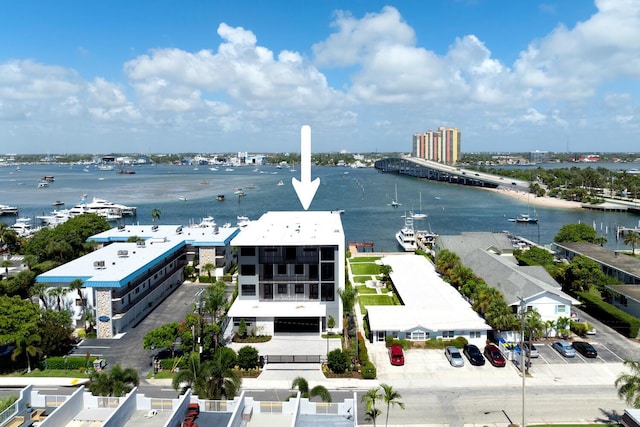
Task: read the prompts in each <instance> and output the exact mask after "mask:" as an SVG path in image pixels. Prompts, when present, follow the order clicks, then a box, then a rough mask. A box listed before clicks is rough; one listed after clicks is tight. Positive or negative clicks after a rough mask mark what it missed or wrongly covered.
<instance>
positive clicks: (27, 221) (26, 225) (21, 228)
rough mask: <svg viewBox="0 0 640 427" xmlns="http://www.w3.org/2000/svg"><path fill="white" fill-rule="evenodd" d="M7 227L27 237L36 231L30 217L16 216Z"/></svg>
mask: <svg viewBox="0 0 640 427" xmlns="http://www.w3.org/2000/svg"><path fill="white" fill-rule="evenodd" d="M9 229H10V230H13V231H15V233H16V234H17V235H18V236H20V237H27V236H30V235H32V234H33V233H35V232H36V231H38V229H37V228H34V227H33V225H32V224H31V218H17V219H16V222H15V223H14V224H13V225H11V226H9Z"/></svg>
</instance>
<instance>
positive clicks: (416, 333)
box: [411, 331, 426, 341]
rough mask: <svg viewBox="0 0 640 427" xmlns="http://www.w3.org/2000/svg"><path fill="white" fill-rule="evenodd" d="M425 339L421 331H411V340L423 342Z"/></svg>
mask: <svg viewBox="0 0 640 427" xmlns="http://www.w3.org/2000/svg"><path fill="white" fill-rule="evenodd" d="M425 338H426V334H425V333H424V332H423V331H412V332H411V339H412V340H415V341H424V340H425Z"/></svg>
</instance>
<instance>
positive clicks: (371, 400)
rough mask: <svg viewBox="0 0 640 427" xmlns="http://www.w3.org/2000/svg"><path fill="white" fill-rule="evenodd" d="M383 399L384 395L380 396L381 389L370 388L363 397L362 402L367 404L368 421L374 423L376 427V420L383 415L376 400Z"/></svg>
mask: <svg viewBox="0 0 640 427" xmlns="http://www.w3.org/2000/svg"><path fill="white" fill-rule="evenodd" d="M381 398H382V394H380V389H378V388H370V389H369V390H367V392H366V393H365V394H363V395H362V399H361V402H364V403H365V404H366V412H365V415H366V416H367V417H368V419H367V421H369V420H371V421H373V426H374V427H375V425H376V418H378V415H380V414H381V413H382V411H380V409H378V408H376V400H380V399H381ZM365 419H366V418H365Z"/></svg>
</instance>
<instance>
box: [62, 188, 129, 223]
mask: <svg viewBox="0 0 640 427" xmlns="http://www.w3.org/2000/svg"><path fill="white" fill-rule="evenodd" d="M86 197H87V196H86V194H85V195H83V196H82V200H80V203H79V204H77V205H75V206H74V207H72V208H71V209H69V212H70V214H71V216H72V217H73V216H77V215H81V214H83V213H94V214H97V215H100V216H103V217H105V218H107V219H108V220H109V221H115V220H118V219H120V218H122V217H123V216H135V215H136V213H137V208H136V207H134V206H125V205H122V204H119V203H112V202H109V201H107V200H104V199H99V198H97V197H94V198H93V200H92V201H91V202H87V198H86Z"/></svg>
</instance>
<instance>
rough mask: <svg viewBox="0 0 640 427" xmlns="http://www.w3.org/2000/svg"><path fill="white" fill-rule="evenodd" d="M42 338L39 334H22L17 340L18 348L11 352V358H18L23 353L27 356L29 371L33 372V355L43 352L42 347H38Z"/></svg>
mask: <svg viewBox="0 0 640 427" xmlns="http://www.w3.org/2000/svg"><path fill="white" fill-rule="evenodd" d="M41 341H42V338H40V335H38V334H27V335H20V336H19V337H18V338H17V340H16V342H15V345H16V348H15V349H14V350H13V353H11V360H16V359H17V358H18V356H20V355H21V354H22V353H24V354H25V356H26V357H27V372H31V359H30V357H29V356H31V357H35V356H36V355H39V354H42V349H41V348H40V347H38V345H39V344H40V342H41Z"/></svg>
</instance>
